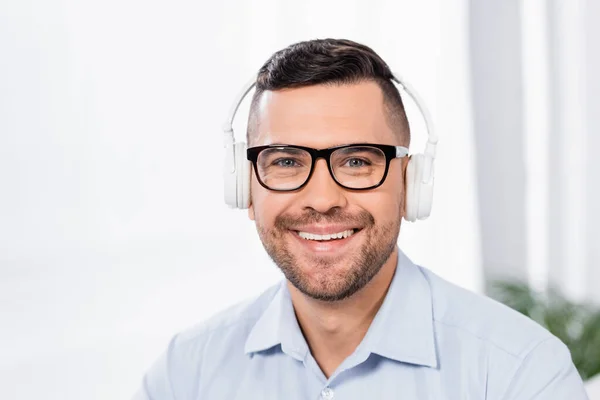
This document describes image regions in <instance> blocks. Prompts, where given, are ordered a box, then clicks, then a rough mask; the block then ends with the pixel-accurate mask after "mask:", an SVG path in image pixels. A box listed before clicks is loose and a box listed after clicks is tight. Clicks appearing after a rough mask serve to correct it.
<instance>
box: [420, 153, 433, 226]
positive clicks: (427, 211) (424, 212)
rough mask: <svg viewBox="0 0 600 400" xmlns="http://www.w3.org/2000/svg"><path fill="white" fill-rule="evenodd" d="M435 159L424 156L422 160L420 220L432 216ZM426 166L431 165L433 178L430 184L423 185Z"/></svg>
mask: <svg viewBox="0 0 600 400" xmlns="http://www.w3.org/2000/svg"><path fill="white" fill-rule="evenodd" d="M433 161H434V160H433V158H432V157H429V156H426V155H422V159H421V174H420V176H419V180H418V181H417V183H418V184H419V202H418V210H417V218H418V219H426V218H427V217H429V216H430V215H431V208H432V205H433V181H434V178H433ZM426 164H429V167H430V168H431V173H430V174H431V175H430V176H431V178H430V179H429V182H426V183H423V175H424V171H425V169H426ZM428 176H429V175H428Z"/></svg>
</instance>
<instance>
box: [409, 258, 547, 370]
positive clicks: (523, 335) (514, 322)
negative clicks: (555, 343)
mask: <svg viewBox="0 0 600 400" xmlns="http://www.w3.org/2000/svg"><path fill="white" fill-rule="evenodd" d="M419 268H420V270H421V272H422V273H423V274H424V275H425V277H426V279H427V281H428V282H429V285H430V288H431V296H432V304H433V315H434V316H433V318H434V322H435V324H436V326H437V327H438V328H439V329H441V330H444V331H446V332H447V333H448V332H450V331H452V332H453V334H454V335H457V336H461V337H462V338H464V339H472V340H473V341H476V342H480V343H485V344H486V345H488V346H491V347H493V348H495V349H496V350H498V351H500V352H503V353H505V354H506V355H507V356H512V357H514V358H516V359H522V358H524V357H525V356H526V355H527V354H528V353H529V352H530V351H531V350H532V349H533V348H535V347H536V346H538V345H539V344H540V343H542V342H544V341H547V340H550V341H552V340H553V339H555V340H558V339H556V338H554V336H553V335H552V334H551V333H550V332H549V331H548V330H546V329H545V328H544V327H542V326H541V325H539V324H538V323H537V322H535V321H533V320H531V319H530V318H528V317H526V316H524V315H523V314H521V313H519V312H517V311H515V310H513V309H511V308H509V307H508V306H506V305H504V304H502V303H500V302H498V301H496V300H494V299H491V298H489V297H487V296H484V295H481V294H478V293H474V292H472V291H469V290H466V289H464V288H461V287H459V286H457V285H455V284H453V283H451V282H448V281H447V280H445V279H443V278H441V277H439V276H438V275H436V274H434V273H433V272H431V271H429V270H428V269H426V268H423V267H419Z"/></svg>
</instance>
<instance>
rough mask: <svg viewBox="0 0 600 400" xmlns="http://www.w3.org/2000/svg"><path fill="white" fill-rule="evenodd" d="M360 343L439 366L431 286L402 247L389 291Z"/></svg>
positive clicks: (406, 359) (367, 348)
mask: <svg viewBox="0 0 600 400" xmlns="http://www.w3.org/2000/svg"><path fill="white" fill-rule="evenodd" d="M359 347H360V348H361V349H362V350H364V351H369V352H371V353H375V354H379V355H380V356H382V357H386V358H390V359H392V360H396V361H400V362H406V363H410V364H416V365H423V366H429V367H434V368H435V367H437V366H438V360H437V354H436V348H435V333H434V326H433V302H432V297H431V288H430V286H429V282H428V281H427V278H426V277H425V275H424V274H423V272H422V271H421V269H420V268H419V267H418V266H417V265H415V264H414V263H413V262H412V261H411V260H410V259H409V258H408V257H407V256H406V255H405V254H404V253H403V252H402V251H401V250H398V263H397V266H396V271H395V273H394V276H393V278H392V282H391V284H390V287H389V289H388V293H387V295H386V297H385V299H384V301H383V303H382V305H381V307H380V309H379V311H378V312H377V315H376V316H375V319H374V320H373V322H372V323H371V326H370V327H369V330H368V332H367V335H366V336H365V338H364V339H363V341H362V343H361V345H360V346H359Z"/></svg>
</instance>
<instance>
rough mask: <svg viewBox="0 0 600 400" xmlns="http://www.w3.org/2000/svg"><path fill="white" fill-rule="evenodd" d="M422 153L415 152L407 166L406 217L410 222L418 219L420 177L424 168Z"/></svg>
mask: <svg viewBox="0 0 600 400" xmlns="http://www.w3.org/2000/svg"><path fill="white" fill-rule="evenodd" d="M420 156H421V154H413V155H412V156H411V157H410V160H409V161H408V165H407V167H406V205H405V209H406V210H405V215H404V219H405V220H407V221H409V222H414V221H416V220H417V212H418V201H419V194H418V191H419V185H418V179H419V175H420V171H422V168H420V167H419V165H420V161H421V160H420Z"/></svg>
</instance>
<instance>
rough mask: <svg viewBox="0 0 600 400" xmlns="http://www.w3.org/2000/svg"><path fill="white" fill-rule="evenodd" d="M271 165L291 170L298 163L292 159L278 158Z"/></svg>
mask: <svg viewBox="0 0 600 400" xmlns="http://www.w3.org/2000/svg"><path fill="white" fill-rule="evenodd" d="M273 165H275V166H278V167H284V168H292V167H297V166H299V164H298V162H297V161H296V160H294V159H292V158H278V159H277V160H275V161H273Z"/></svg>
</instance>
